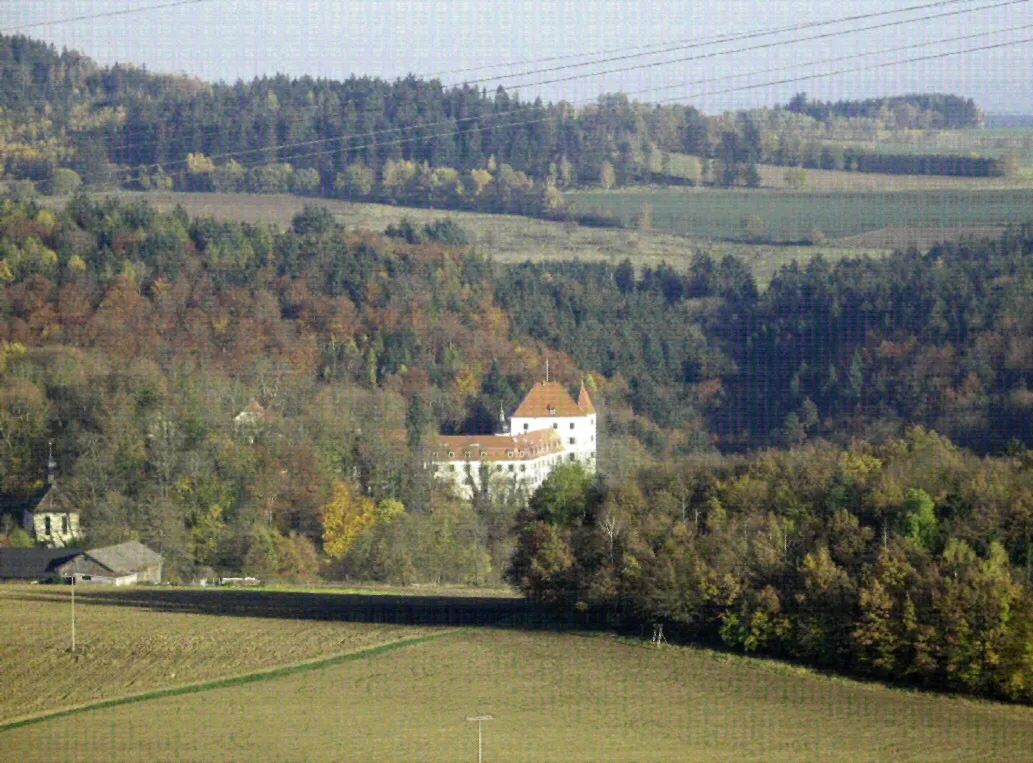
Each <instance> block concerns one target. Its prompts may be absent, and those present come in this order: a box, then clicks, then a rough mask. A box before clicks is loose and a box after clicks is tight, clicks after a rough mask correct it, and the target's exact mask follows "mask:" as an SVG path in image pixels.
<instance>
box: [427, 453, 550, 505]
mask: <svg viewBox="0 0 1033 763" xmlns="http://www.w3.org/2000/svg"><path fill="white" fill-rule="evenodd" d="M563 456H564V454H563V453H548V454H545V455H542V456H539V457H538V458H533V459H528V460H525V461H487V460H485V461H460V460H457V461H448V462H434V463H433V464H432V465H431V468H432V469H434V473H435V476H437V478H438V479H441V480H448V481H451V482H452V483H453V484H454V485H455V487H456V493H457V494H458V495H460V496H462V497H463V498H466V499H467V500H469V499H470V498H472V497H473V493H474V489H477V490H481V489H483V487H484V486H483V485H482V484H481V478H482V476H486V477H487V479H488V484H489V485H494V486H496V487H500V488H501V487H520V488H523V489H524V490H526V491H527V494H528V495H530V494H531V493H533V492H534V491H535V490H537V489H538V487H539V486H540V485H541V484H542V483H543V482H545V478H546V477H548V476H549V472H551V471H552V470H553V469H554V468H556V466H557V465H558V464H560V463H562V461H563Z"/></svg>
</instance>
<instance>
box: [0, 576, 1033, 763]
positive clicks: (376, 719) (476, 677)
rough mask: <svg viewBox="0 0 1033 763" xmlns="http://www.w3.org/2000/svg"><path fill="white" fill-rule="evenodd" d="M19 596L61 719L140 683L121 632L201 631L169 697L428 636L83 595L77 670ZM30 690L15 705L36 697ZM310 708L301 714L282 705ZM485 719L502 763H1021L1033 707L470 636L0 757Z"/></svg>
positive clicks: (378, 735)
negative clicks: (57, 693)
mask: <svg viewBox="0 0 1033 763" xmlns="http://www.w3.org/2000/svg"><path fill="white" fill-rule="evenodd" d="M12 594H16V595H12ZM12 594H8V592H6V591H5V590H3V589H0V611H2V612H3V613H4V614H19V615H21V614H22V613H24V611H25V610H26V609H28V608H30V607H33V608H38V611H39V612H40V618H39V619H40V622H41V624H43V623H46V625H43V627H41V628H40V629H39V630H38V631H37V632H36V634H35V636H36V637H35V638H33V639H32V647H33V649H35V650H36V651H39V650H40V649H41V647H42V648H43V649H44V650H46V654H47V655H48V659H49V660H50V661H51V662H53V663H54V664H58V663H59V664H61V665H62V666H63V674H64V676H66V680H67V681H68V686H69V691H70V696H68V697H66V698H64V699H62V698H56V699H55V701H53V702H52V703H51V704H50V705H49V707H48V708H47V709H49V710H58V709H60V708H62V707H66V706H67V705H68V704H72V703H75V704H79V703H82V702H84V700H86V699H87V698H92V697H97V696H99V697H105V698H114V697H117V696H119V693H118V692H119V689H120V688H121V687H110V688H109V689H108V690H107V691H102V692H101V693H100V694H99V695H98V694H97V693H96V691H95V688H94V683H93V681H94V679H96V678H97V677H98V675H99V674H100V672H99V671H98V670H97V668H98V666H100V665H102V664H103V665H105V666H108V667H109V668H111V669H113V670H114V671H116V672H119V673H124V674H126V675H127V676H132V675H136V674H137V673H138V672H139V670H140V669H141V668H142V667H143V666H141V665H140V661H139V658H138V656H136V655H134V654H132V653H131V652H128V651H125V652H116V651H113V650H112V649H111V646H112V644H110V642H111V641H112V639H113V634H114V632H115V631H114V629H117V624H118V621H119V619H121V618H124V617H128V616H133V617H136V618H140V617H142V618H145V620H144V621H146V622H152V621H153V623H154V627H156V628H161V627H163V626H164V627H167V626H168V625H171V627H172V628H173V631H174V632H175V633H178V634H182V635H184V636H189V634H195V635H193V636H192V637H191V641H190V643H191V644H193V645H194V646H191V647H187V648H184V649H182V650H180V651H178V652H177V651H170V652H168V653H167V654H166V653H163V654H161V656H160V657H158V658H157V659H151V660H150V662H151V663H152V664H151V665H150V666H148V667H147V669H150V670H154V671H159V672H162V673H164V674H165V676H166V680H165V681H164V682H160V683H158V684H157V685H158V686H161V685H162V684H163V683H164V685H175V684H176V683H178V682H179V681H180V680H181V676H183V673H184V671H186V672H187V673H188V672H189V665H190V664H191V663H192V662H193V661H194V659H195V658H196V656H197V655H198V654H199V651H198V648H197V647H201V648H204V647H205V645H206V644H207V643H212V642H215V641H217V640H219V639H222V638H224V637H225V638H226V639H227V640H230V639H231V638H233V640H235V641H236V644H237V646H238V647H240V646H242V645H243V644H244V643H248V642H253V641H254V639H256V638H260V639H261V643H262V644H263V645H266V646H268V647H271V648H272V649H273V650H274V651H285V650H295V649H296V647H294V646H293V645H292V644H290V643H288V642H290V641H291V640H292V633H293V632H294V631H298V632H309V633H315V632H316V631H320V630H321V631H325V632H326V635H327V641H328V642H329V641H330V640H331V639H332V636H331V634H332V633H334V632H336V633H337V634H338V635H339V637H340V638H342V639H343V640H344V643H342V645H340V646H337V647H336V649H337V651H344V650H345V649H348V648H350V647H351V646H352V640H353V639H354V634H359V633H361V632H362V631H363V630H366V631H369V634H370V636H373V637H374V638H380V639H382V640H383V639H388V638H399V637H403V636H402V635H401V634H402V633H404V632H405V631H408V635H409V637H410V638H411V637H412V636H415V635H417V634H419V633H421V632H423V630H422V629H418V628H413V627H411V626H409V627H406V628H401V629H399V628H397V627H396V628H384V627H383V626H374V625H369V624H364V623H353V622H324V623H319V622H312V621H307V622H306V621H300V622H298V621H280V622H275V621H269V620H266V619H259V618H233V617H232V616H222V617H219V616H213V615H197V614H170V613H148V612H146V611H144V610H141V609H137V608H125V607H118V606H105V605H102V604H100V603H99V602H91V600H90V597H89V595H88V594H87V596H86V597H84V598H85V602H86V603H85V605H84V607H83V617H84V626H85V627H84V631H83V632H84V636H85V637H86V638H87V639H89V640H88V641H87V642H86V643H87V648H86V649H85V650H84V651H83V653H82V654H81V655H80V657H79V659H78V660H73V659H72V657H71V655H69V654H66V653H63V652H57V651H56V647H55V646H52V640H53V639H52V636H57V633H58V630H59V629H58V628H57V627H56V626H57V624H58V620H60V619H62V615H63V614H66V610H65V606H64V604H63V603H58V602H56V601H49V600H48V599H49V598H51V597H41V596H40V595H39V594H38V593H29V592H27V591H26V590H25V589H15V592H12ZM194 595H195V596H197V597H204V596H207V597H218V596H220V595H225V594H220V593H219V592H211V591H209V592H194ZM111 596H112V594H110V593H109V594H108V597H109V598H110V597H111ZM15 598H17V599H23V600H22V601H16V600H14V599H15ZM387 598H391V597H387ZM51 620H53V626H54V627H53V628H52V627H51V625H50V623H51ZM11 623H12V618H10V617H5V618H3V619H0V643H9V640H10V638H11V635H12V634H11V632H10V631H11ZM166 624H167V625H166ZM62 625H63V623H62ZM270 629H271V630H270ZM370 629H373V630H370ZM266 630H269V632H268V633H267V632H266ZM51 631H53V633H52V632H51ZM222 631H225V633H224V634H223V633H222ZM374 631H380V632H378V633H376V634H374ZM260 632H261V633H260ZM439 633H440V631H439ZM403 638H404V637H403ZM356 643H357V642H356ZM52 649H55V651H53V652H51V650H52ZM150 653H151V654H153V650H152V651H151V652H150ZM227 656H229V653H227V654H226V655H219V654H216V655H215V659H213V660H211V661H210V663H209V666H208V668H209V670H218V669H219V668H220V667H222V668H225V669H227V670H228V671H230V672H233V673H237V672H238V669H237V668H235V667H234V666H233V665H232V664H230V662H229V661H228V660H226V659H225V658H226V657H227ZM108 672H111V671H108ZM173 672H174V673H175V674H176V676H175V678H168V676H169V675H170V674H171V673H173ZM183 677H185V676H183ZM25 680H28V676H26V677H25V678H23V679H21V680H19V681H17V682H16V683H13V684H10V687H9V688H13V690H14V691H15V693H16V695H17V696H24V695H26V694H27V693H29V692H27V688H28V687H27V686H26V685H25V684H24V681H25ZM460 687H461V689H460ZM132 688H135V689H142V688H144V685H143V684H140V683H137V684H136V685H135V686H133V687H132ZM294 696H297V697H304V700H303V701H298V702H285V701H284V698H285V697H294ZM316 709H318V712H316V711H315V710H316ZM484 713H490V714H492V715H493V716H494V720H493V721H492V722H490V723H485V724H484V729H483V731H484V754H485V759H488V760H493V759H502V760H543V759H560V758H562V759H563V760H600V759H606V760H641V759H642V757H643V753H644V751H648V757H649V758H650V759H654V760H684V759H685V758H687V757H688V758H706V759H708V760H828V759H830V758H835V759H837V760H871V759H872V758H873V757H874V758H883V757H885V758H893V759H894V760H931V759H935V760H943V761H950V760H971V759H973V758H986V757H989V758H993V759H995V760H1019V759H1022V758H1023V756H1024V755H1025V754H1026V752H1027V751H1028V740H1029V738H1030V737H1031V735H1033V713H1031V711H1030V710H1029V709H1028V708H1019V707H1009V706H1006V705H999V704H993V703H988V702H974V701H966V700H958V699H953V698H948V697H937V696H930V695H923V694H918V693H914V692H903V691H899V690H893V689H888V688H886V687H883V686H880V685H878V684H864V683H858V682H853V681H849V680H845V679H841V678H831V677H828V676H823V675H821V674H818V673H814V672H811V671H806V670H802V669H799V668H793V667H790V666H787V665H785V664H782V663H777V662H774V661H761V660H754V659H744V658H737V657H732V656H729V655H726V654H721V653H716V652H711V651H708V650H699V649H686V648H677V647H664V648H661V649H655V648H651V647H648V646H646V645H644V644H641V643H635V642H627V641H622V640H617V639H613V638H608V637H605V636H602V635H599V636H598V637H592V636H591V634H584V633H580V634H563V633H555V632H548V631H534V630H530V631H519V630H503V629H497V628H493V629H482V628H469V629H466V630H455V631H452V632H450V633H447V635H444V636H443V637H440V638H435V639H433V640H430V641H427V642H425V643H420V644H412V645H409V646H402V647H401V648H398V649H394V650H392V651H389V652H383V653H380V654H375V653H374V654H365V655H364V654H362V653H359V654H357V655H356V658H355V659H352V660H349V661H340V662H339V663H337V664H333V663H331V664H327V665H325V666H322V667H319V668H318V669H316V670H308V671H305V672H292V671H289V670H288V671H284V674H282V675H280V676H278V677H277V676H273V677H269V678H267V679H266V680H258V681H254V682H249V683H245V682H243V681H240V682H238V683H236V684H230V685H228V686H223V687H212V688H208V689H205V688H204V687H200V690H198V691H194V692H191V693H187V694H178V695H176V694H173V695H172V696H166V697H164V698H161V697H158V698H154V699H149V700H146V701H138V702H133V703H130V704H121V705H118V706H116V707H110V708H107V709H105V708H103V707H97V708H95V709H89V707H87V708H84V709H82V710H81V711H78V712H75V713H74V714H70V715H66V716H64V717H56V718H53V719H51V720H44V721H43V722H41V723H35V724H33V725H28V726H23V727H21V728H13V729H8V730H0V746H2V747H3V748H4V749H5V750H6V751H8V752H9V753H10V754H14V755H15V756H16V757H17V758H18V759H19V760H36V759H41V760H42V759H52V758H54V757H64V756H71V757H76V758H80V759H97V758H112V757H113V758H118V757H123V756H129V757H134V756H136V755H138V754H139V751H140V750H149V751H152V752H153V754H155V755H157V756H159V757H165V758H176V759H182V758H186V757H189V758H203V759H205V760H224V759H225V760H239V759H241V758H245V757H258V758H263V759H264V758H270V757H274V758H279V757H284V758H296V757H298V756H301V757H304V758H305V759H308V760H317V759H324V758H333V759H336V760H341V759H347V760H369V759H371V758H396V757H397V758H405V759H438V760H457V759H465V758H473V757H474V756H475V755H476V752H477V730H476V728H475V726H474V724H471V723H468V722H467V721H466V720H465V718H467V717H468V716H472V715H480V714H484ZM589 729H591V731H589Z"/></svg>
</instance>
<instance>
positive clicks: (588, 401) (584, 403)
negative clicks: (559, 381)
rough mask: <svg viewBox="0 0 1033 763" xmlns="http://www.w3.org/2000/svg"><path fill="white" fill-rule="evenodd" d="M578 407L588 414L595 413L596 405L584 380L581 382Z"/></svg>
mask: <svg viewBox="0 0 1033 763" xmlns="http://www.w3.org/2000/svg"><path fill="white" fill-rule="evenodd" d="M577 407H578V408H580V409H581V410H582V411H584V412H585V413H587V414H590V413H595V406H594V405H592V398H590V397H589V396H588V390H587V389H585V383H584V382H581V391H580V392H579V393H578V396H577Z"/></svg>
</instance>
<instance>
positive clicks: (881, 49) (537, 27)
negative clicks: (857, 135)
mask: <svg viewBox="0 0 1033 763" xmlns="http://www.w3.org/2000/svg"><path fill="white" fill-rule="evenodd" d="M169 2H172V0H0V31H3V32H4V33H5V34H10V33H13V32H21V33H23V34H26V35H28V36H30V37H34V38H36V39H41V40H45V41H47V42H50V43H53V44H54V45H55V46H56V47H57V48H58V49H60V48H62V47H67V48H71V49H75V50H78V51H80V52H82V53H85V54H86V55H88V56H90V57H91V58H93V59H94V60H96V61H97V62H99V63H101V64H104V65H108V64H113V63H116V62H121V63H133V64H137V65H142V66H146V67H147V69H149V70H151V71H155V72H169V73H185V74H189V75H192V76H197V77H199V78H201V79H204V80H208V81H216V80H222V81H226V82H234V81H236V80H237V79H244V80H249V79H251V78H253V77H256V76H261V75H273V74H277V73H285V74H289V75H292V76H303V75H310V76H313V77H329V78H334V79H344V78H347V77H348V76H350V75H353V74H354V75H357V76H364V75H369V76H376V77H382V78H386V79H392V80H393V79H395V78H398V77H404V76H406V75H407V74H410V73H412V74H416V75H417V76H420V77H430V76H437V77H438V78H439V79H440V80H441V81H442V82H444V83H445V84H458V83H461V82H463V81H475V80H476V81H477V84H478V86H480V87H486V88H488V89H489V90H494V89H495V88H496V87H497V86H498V85H500V84H501V85H503V86H505V87H506V88H507V90H510V91H514V90H516V91H519V93H520V95H521V97H523V98H534V97H538V96H540V97H541V98H542V99H543V100H545V101H556V100H561V99H562V100H566V101H569V102H572V103H574V104H575V105H580V104H583V103H587V102H591V101H592V100H594V99H595V98H596V97H597V96H598V95H599V94H601V93H606V92H616V91H623V92H626V93H629V94H632V97H634V98H636V99H638V100H642V101H648V102H665V103H670V102H679V103H693V104H694V105H696V106H697V107H698V108H700V109H702V110H703V111H705V112H707V113H716V112H720V111H723V110H727V109H737V108H747V107H756V106H773V105H775V104H777V103H785V102H786V101H788V100H789V98H790V97H792V95H793V94H794V93H796V92H800V91H805V92H807V93H808V96H809V97H811V98H820V99H824V100H827V99H834V100H838V99H847V98H851V99H853V98H868V97H877V96H886V95H898V94H903V93H911V92H949V93H954V94H957V95H962V96H966V97H971V98H973V99H975V101H976V103H977V104H978V105H979V106H980V107H981V108H983V110H984V111H988V112H1004V113H1033V42H1029V41H1028V40H1029V39H1030V38H1033V0H955V1H954V2H951V3H945V4H942V5H941V6H939V7H934V8H925V9H921V10H911V11H908V12H901V13H897V14H893V15H885V16H878V17H874V18H866V19H858V20H854V21H851V22H847V23H840V24H836V25H826V26H820V27H818V26H815V27H810V28H805V29H797V30H793V31H786V32H783V33H781V34H779V35H775V36H757V37H754V38H751V39H741V40H738V41H735V42H725V43H723V44H721V45H718V46H714V45H709V46H700V45H699V41H700V39H701V38H713V37H716V36H721V35H742V34H748V33H751V32H761V31H766V30H770V29H773V28H780V27H786V26H789V25H797V26H801V25H807V24H814V23H816V22H823V21H830V20H834V19H840V18H843V17H847V16H856V15H861V14H874V13H878V12H882V11H895V10H896V11H901V10H903V9H907V8H911V7H913V6H917V5H926V4H928V3H930V2H933V0H853V1H852V2H844V1H843V0H709V2H708V1H706V0H682V1H681V2H660V1H659V0H595V1H593V0H447V1H446V0H404V1H403V0H398V1H395V2H390V1H388V0H362V1H359V2H351V1H348V0H196V1H194V2H191V3H190V4H188V5H178V6H175V7H165V8H152V9H150V10H145V11H142V12H139V13H131V14H126V15H120V16H107V17H102V18H96V19H85V20H78V21H69V22H65V23H54V22H58V21H61V20H64V19H69V18H72V17H78V16H89V15H95V14H104V13H110V12H113V11H124V10H131V9H140V8H147V7H149V6H157V5H164V4H168V3H169ZM1005 2H1008V3H1009V4H1007V5H1001V3H1005ZM991 5H997V6H998V7H994V8H986V6H991ZM961 10H971V12H968V13H963V14H957V15H953V16H946V17H941V18H934V19H925V20H921V21H916V22H913V23H900V22H903V21H906V20H908V19H916V18H919V17H923V16H930V15H942V14H945V13H949V12H957V11H961ZM889 23H897V24H898V25H897V26H893V27H885V28H881V29H873V30H867V31H865V30H864V29H863V27H867V26H873V25H877V24H889ZM30 25H31V26H30ZM1023 26H1024V27H1026V28H1025V29H1018V30H1012V31H1007V30H1009V29H1010V28H1011V27H1023ZM833 32H837V33H839V34H836V35H835V36H826V37H824V38H823V39H812V40H801V39H800V38H804V37H814V36H817V35H829V34H830V33H833ZM963 35H980V36H978V37H973V38H971V39H968V40H957V41H953V42H952V41H950V39H951V38H955V37H959V36H963ZM1022 40H1027V41H1026V42H1022V43H1021V44H1014V45H1010V46H1007V47H1000V48H998V49H994V50H984V51H978V52H971V53H968V54H965V55H958V56H950V57H946V58H941V59H935V60H925V61H913V62H910V63H905V64H901V65H894V66H888V67H883V68H875V69H871V70H868V71H854V72H842V71H840V72H839V73H834V74H833V76H827V77H821V78H813V79H808V80H803V81H792V82H782V83H779V84H773V83H775V82H776V81H777V80H785V79H796V78H800V77H809V76H810V77H813V75H815V74H825V73H830V72H836V71H837V70H841V69H853V68H856V67H862V66H873V65H876V64H880V63H888V62H899V61H901V60H904V59H908V58H918V57H927V56H931V55H937V54H941V53H945V52H949V51H957V50H964V49H967V48H974V47H983V46H987V45H997V44H1001V43H1008V42H1015V41H1022ZM690 44H695V45H696V47H692V48H688V47H686V46H687V45H690ZM660 45H666V46H667V47H675V46H680V49H679V50H674V51H670V52H666V53H663V54H656V53H653V54H652V55H648V56H643V55H641V54H642V53H643V52H647V51H649V50H655V48H650V47H648V46H660ZM762 46H763V47H762ZM906 46H916V47H914V48H912V49H905V50H899V49H900V48H903V47H906ZM643 48H645V51H644V50H643ZM738 48H750V49H749V50H742V51H739V52H734V50H735V49H738ZM894 49H896V50H894ZM599 51H606V52H607V53H606V54H605V55H603V54H600V55H595V56H592V55H590V54H593V53H597V52H599ZM865 54H867V55H865ZM578 56H580V57H578ZM616 56H625V57H626V58H623V59H622V60H619V61H611V62H605V63H604V62H596V63H592V64H591V65H587V66H582V67H579V68H569V67H570V64H574V63H582V62H584V61H589V62H591V61H593V60H596V59H600V58H612V57H616ZM630 56H634V57H630ZM703 56H706V57H705V58H704V57H703ZM557 57H559V58H557ZM690 57H692V58H694V59H695V60H682V61H672V59H686V58H690ZM830 58H838V59H842V60H838V61H834V62H829V63H824V64H821V63H818V62H821V61H825V60H827V59H830ZM547 59H551V60H547ZM514 62H527V63H522V64H518V63H514ZM809 64H815V65H813V66H809ZM560 66H566V67H568V68H563V69H556V70H555V71H550V72H540V73H537V74H524V75H523V76H513V75H514V74H520V73H523V72H526V71H528V70H536V69H543V68H548V67H560ZM632 66H636V67H638V68H637V69H635V70H632V71H618V72H610V73H603V74H600V72H601V71H602V70H606V69H621V68H627V67H632ZM471 67H491V68H483V69H477V70H469V69H470V68H471ZM457 70H465V71H457ZM505 75H510V76H509V77H508V78H506V79H501V80H500V79H498V78H499V77H502V76H505ZM586 75H593V76H586ZM571 77H576V78H575V79H567V81H563V82H548V80H555V79H559V78H571Z"/></svg>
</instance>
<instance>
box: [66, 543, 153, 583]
mask: <svg viewBox="0 0 1033 763" xmlns="http://www.w3.org/2000/svg"><path fill="white" fill-rule="evenodd" d="M163 564H164V559H163V558H162V556H161V554H158V553H156V552H154V551H152V550H151V549H149V548H147V546H145V545H143V544H142V543H139V542H138V541H135V540H131V541H128V542H126V543H119V544H118V545H117V546H105V547H103V548H91V549H89V550H87V551H84V552H82V553H81V554H79V555H78V556H75V557H74V558H72V559H69V560H68V561H67V562H65V563H64V564H62V565H61V566H59V567H58V568H57V572H58V574H59V575H60V576H61V577H62V578H64V579H66V580H71V579H73V578H74V580H75V582H77V583H97V584H102V585H132V584H133V583H160V582H161V571H162V565H163Z"/></svg>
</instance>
